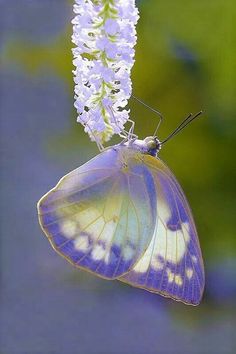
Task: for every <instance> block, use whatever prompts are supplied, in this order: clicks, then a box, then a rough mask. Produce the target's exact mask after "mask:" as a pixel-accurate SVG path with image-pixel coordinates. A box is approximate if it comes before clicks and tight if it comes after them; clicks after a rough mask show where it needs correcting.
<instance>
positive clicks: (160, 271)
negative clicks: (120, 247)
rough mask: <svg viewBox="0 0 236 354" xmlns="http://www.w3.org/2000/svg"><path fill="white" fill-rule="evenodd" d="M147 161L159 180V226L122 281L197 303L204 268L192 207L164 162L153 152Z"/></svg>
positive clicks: (145, 158) (201, 291)
mask: <svg viewBox="0 0 236 354" xmlns="http://www.w3.org/2000/svg"><path fill="white" fill-rule="evenodd" d="M143 162H144V164H145V166H146V167H147V168H148V169H149V171H150V172H151V175H152V177H153V180H154V183H155V188H156V195H157V214H156V227H155V231H154V234H153V237H152V240H151V242H150V244H149V247H148V248H147V250H146V251H145V253H144V254H143V256H142V257H141V259H140V260H139V261H138V262H137V263H136V264H135V266H134V268H133V269H132V270H131V271H130V272H129V273H128V274H125V275H124V276H122V277H121V278H120V280H122V281H124V282H127V283H130V284H132V285H134V286H137V287H141V288H144V289H146V290H149V291H152V292H156V293H160V294H161V295H164V296H167V297H171V298H173V299H175V300H179V301H182V302H184V303H187V304H192V305H196V304H198V303H199V302H200V300H201V297H202V293H203V288H204V269H203V262H202V256H201V250H200V247H199V242H198V236H197V232H196V228H195V225H194V221H193V217H192V214H191V210H190V208H189V206H188V203H187V201H186V198H185V196H184V193H183V191H182V189H181V188H180V186H179V184H178V182H177V181H176V179H175V178H174V176H173V174H172V173H171V171H170V170H169V169H168V168H167V167H166V166H165V165H164V164H163V162H162V161H161V160H159V159H156V158H153V157H151V156H149V155H146V156H144V158H143ZM147 188H148V186H147Z"/></svg>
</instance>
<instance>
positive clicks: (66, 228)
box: [60, 220, 78, 238]
mask: <svg viewBox="0 0 236 354" xmlns="http://www.w3.org/2000/svg"><path fill="white" fill-rule="evenodd" d="M60 229H61V232H62V233H63V235H64V236H65V237H67V238H73V237H74V236H75V234H76V231H78V227H77V223H76V222H75V221H73V220H64V221H62V222H61V223H60Z"/></svg>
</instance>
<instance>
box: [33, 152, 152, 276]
mask: <svg viewBox="0 0 236 354" xmlns="http://www.w3.org/2000/svg"><path fill="white" fill-rule="evenodd" d="M126 150H127V148H117V149H114V148H111V149H109V150H106V151H105V152H103V153H101V154H99V155H98V156H97V157H96V158H94V159H92V160H91V161H89V162H88V163H86V164H85V165H83V166H81V167H79V168H78V169H76V170H74V171H72V172H71V173H69V174H68V175H66V176H65V177H63V178H62V179H61V180H60V181H59V183H58V184H57V186H56V187H55V188H54V189H52V190H51V191H50V192H49V193H47V194H46V195H45V196H44V197H43V198H42V199H41V200H40V201H39V203H38V212H39V219H40V224H41V226H42V229H43V231H44V232H45V233H46V235H47V237H48V238H49V240H50V242H51V244H52V246H53V247H54V248H55V250H56V251H57V252H59V253H60V254H61V255H62V256H64V257H65V258H66V259H67V260H68V261H70V262H71V263H73V264H74V265H75V266H78V267H82V268H85V269H87V270H89V271H92V272H94V273H96V274H97V275H100V276H102V277H105V278H108V279H112V278H116V277H119V276H121V275H122V274H124V273H126V272H128V271H129V270H130V269H131V268H132V267H133V266H134V265H135V263H136V262H137V261H138V259H140V257H141V256H142V254H143V253H144V251H145V249H147V247H148V245H149V243H150V241H151V238H152V235H153V232H154V227H155V217H156V216H155V214H156V211H155V210H156V209H155V205H156V200H155V199H156V198H155V197H154V195H153V191H155V186H154V183H153V182H151V181H153V179H152V177H151V173H150V172H149V171H148V168H147V167H146V166H145V165H143V164H142V162H141V160H139V159H136V158H135V156H136V154H137V153H128V152H127V151H126ZM126 153H127V154H126ZM148 179H149V180H150V181H149V182H148ZM151 183H152V184H151ZM151 189H152V191H151Z"/></svg>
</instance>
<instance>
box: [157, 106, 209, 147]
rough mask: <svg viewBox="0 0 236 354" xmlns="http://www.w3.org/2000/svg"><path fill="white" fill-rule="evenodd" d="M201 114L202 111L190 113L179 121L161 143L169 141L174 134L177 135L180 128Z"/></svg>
mask: <svg viewBox="0 0 236 354" xmlns="http://www.w3.org/2000/svg"><path fill="white" fill-rule="evenodd" d="M201 114H202V111H200V112H198V113H196V114H194V115H193V114H192V113H190V114H189V115H188V116H187V117H186V118H185V119H184V120H183V122H182V123H180V125H179V126H178V127H177V128H176V129H175V130H174V131H173V132H172V133H171V134H170V135H168V136H167V138H165V139H164V140H163V141H162V142H161V144H165V143H166V142H167V141H169V140H170V139H171V138H173V137H174V136H175V135H177V134H178V133H179V132H181V130H183V129H184V128H185V127H186V126H187V125H188V124H189V123H191V122H192V121H193V120H195V119H196V118H197V117H199V116H200V115H201Z"/></svg>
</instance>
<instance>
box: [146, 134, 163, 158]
mask: <svg viewBox="0 0 236 354" xmlns="http://www.w3.org/2000/svg"><path fill="white" fill-rule="evenodd" d="M144 143H145V146H146V148H147V153H148V154H149V155H152V156H157V154H158V152H159V151H160V150H161V142H160V140H158V139H157V137H156V136H147V137H146V138H145V139H144Z"/></svg>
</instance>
